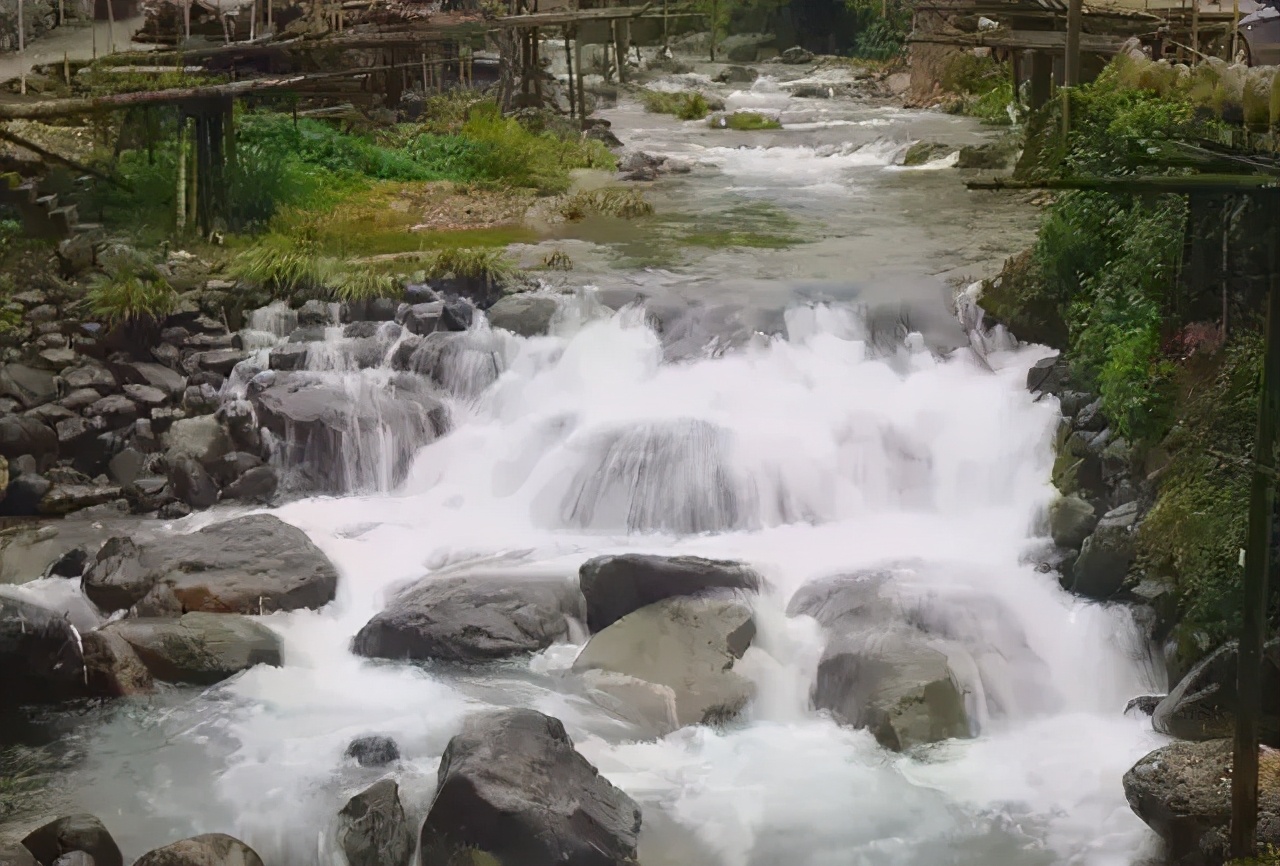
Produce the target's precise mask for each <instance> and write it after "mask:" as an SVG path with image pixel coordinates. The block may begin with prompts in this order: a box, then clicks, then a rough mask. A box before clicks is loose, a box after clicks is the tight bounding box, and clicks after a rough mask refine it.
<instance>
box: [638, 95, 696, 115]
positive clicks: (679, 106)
mask: <svg viewBox="0 0 1280 866" xmlns="http://www.w3.org/2000/svg"><path fill="white" fill-rule="evenodd" d="M640 98H641V99H642V100H643V101H644V110H645V111H648V112H650V113H651V114H674V115H675V116H676V117H678V118H680V119H681V120H702V119H703V118H704V117H706V116H707V115H708V114H710V113H711V105H710V103H708V102H707V98H706V97H705V96H703V95H702V94H701V93H698V92H697V91H696V90H684V91H680V92H679V93H667V92H665V91H661V90H645V91H644V92H643V93H642V94H641V95H640Z"/></svg>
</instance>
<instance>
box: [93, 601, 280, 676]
mask: <svg viewBox="0 0 1280 866" xmlns="http://www.w3.org/2000/svg"><path fill="white" fill-rule="evenodd" d="M103 631H104V632H106V633H108V634H112V635H117V636H119V637H121V638H123V639H124V640H125V642H127V643H128V644H129V645H130V646H131V647H133V650H134V652H136V653H137V654H138V658H139V659H141V660H142V663H143V664H144V665H146V667H147V670H148V671H149V672H150V673H151V675H152V676H153V677H155V678H156V679H158V680H163V681H164V682H168V683H190V684H193V685H202V686H207V685H213V684H214V683H219V682H222V681H223V680H225V679H227V678H228V677H231V676H234V675H235V674H238V673H239V672H240V671H244V670H248V669H249V668H251V667H254V666H255V665H259V664H265V665H272V666H274V667H279V666H280V663H281V653H280V638H278V637H277V636H276V634H275V632H273V631H271V629H269V628H267V627H266V626H265V625H262V624H261V623H258V622H255V621H254V620H252V619H250V618H248V617H244V616H237V615H235V614H214V613H187V614H183V615H182V616H181V617H179V618H177V619H166V618H151V617H144V618H141V619H122V620H120V621H119V622H115V623H112V624H111V625H109V626H107V627H106V628H104V629H103Z"/></svg>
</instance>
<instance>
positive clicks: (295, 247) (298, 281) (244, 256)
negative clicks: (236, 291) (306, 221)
mask: <svg viewBox="0 0 1280 866" xmlns="http://www.w3.org/2000/svg"><path fill="white" fill-rule="evenodd" d="M231 272H232V274H233V275H234V276H236V277H237V278H238V279H241V280H245V281H246V282H250V283H254V284H256V285H259V286H263V287H264V288H266V289H268V290H269V291H271V292H272V293H273V295H275V296H277V297H282V296H287V295H289V294H291V293H293V292H295V291H298V290H300V289H301V290H318V289H321V288H323V287H324V286H325V285H326V284H327V283H328V281H329V280H330V278H331V277H333V276H334V275H335V273H336V272H337V261H336V259H334V258H332V257H330V256H327V255H325V254H324V252H323V250H322V248H321V245H320V243H319V242H318V241H317V239H316V237H315V234H314V232H307V231H301V232H299V233H298V234H296V235H291V234H284V233H281V232H277V231H273V232H271V233H269V234H267V235H265V236H263V237H261V238H259V239H258V240H257V242H256V243H254V244H253V245H252V246H251V247H249V248H248V249H246V250H243V251H242V252H240V253H239V254H238V255H237V256H236V257H235V258H234V259H233V260H232V264H231Z"/></svg>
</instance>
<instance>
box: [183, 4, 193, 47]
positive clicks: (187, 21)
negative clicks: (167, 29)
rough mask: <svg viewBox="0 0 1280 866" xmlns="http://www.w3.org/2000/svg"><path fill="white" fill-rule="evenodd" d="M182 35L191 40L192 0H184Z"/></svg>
mask: <svg viewBox="0 0 1280 866" xmlns="http://www.w3.org/2000/svg"><path fill="white" fill-rule="evenodd" d="M182 35H183V37H184V38H185V39H186V40H187V41H188V42H190V41H191V0H182Z"/></svg>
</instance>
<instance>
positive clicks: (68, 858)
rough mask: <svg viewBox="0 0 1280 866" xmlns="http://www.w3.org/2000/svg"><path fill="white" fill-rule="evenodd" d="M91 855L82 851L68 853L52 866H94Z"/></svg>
mask: <svg viewBox="0 0 1280 866" xmlns="http://www.w3.org/2000/svg"><path fill="white" fill-rule="evenodd" d="M94 863H95V861H94V859H93V857H92V855H90V854H87V853H85V852H84V851H70V852H68V853H66V854H63V855H62V856H61V857H59V858H58V859H57V860H54V861H53V866H94Z"/></svg>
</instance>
